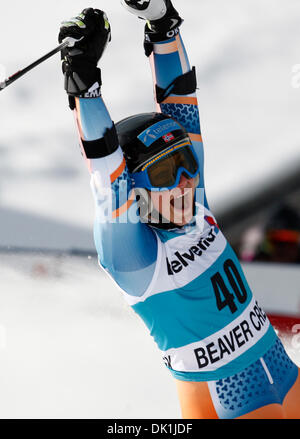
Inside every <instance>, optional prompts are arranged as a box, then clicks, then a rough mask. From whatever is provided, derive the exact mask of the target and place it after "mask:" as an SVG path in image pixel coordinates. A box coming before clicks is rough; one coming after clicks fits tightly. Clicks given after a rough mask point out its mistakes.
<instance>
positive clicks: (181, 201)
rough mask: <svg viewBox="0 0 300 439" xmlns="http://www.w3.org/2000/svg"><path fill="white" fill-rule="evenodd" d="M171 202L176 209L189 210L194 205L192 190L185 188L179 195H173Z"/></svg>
mask: <svg viewBox="0 0 300 439" xmlns="http://www.w3.org/2000/svg"><path fill="white" fill-rule="evenodd" d="M170 204H171V206H172V207H173V209H175V210H181V211H183V210H187V209H189V208H190V207H191V205H192V190H191V189H183V190H181V194H179V195H177V196H174V195H173V196H172V197H171V199H170Z"/></svg>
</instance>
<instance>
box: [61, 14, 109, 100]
mask: <svg viewBox="0 0 300 439" xmlns="http://www.w3.org/2000/svg"><path fill="white" fill-rule="evenodd" d="M67 37H68V38H71V42H72V43H71V45H70V46H69V47H67V48H65V49H63V50H62V52H61V58H62V70H63V73H64V75H65V90H66V91H67V93H68V95H69V96H70V97H74V96H81V97H92V96H94V95H93V93H95V90H97V89H98V90H100V86H101V72H100V69H99V68H97V64H98V61H99V60H100V58H101V56H102V54H103V52H104V50H105V47H106V45H107V43H108V42H109V41H110V40H111V29H110V24H109V22H108V18H107V16H106V14H105V12H103V11H100V10H99V9H93V8H87V9H84V10H83V11H82V12H81V14H79V15H78V16H77V17H74V18H71V19H70V20H69V21H63V22H62V24H61V27H60V32H59V35H58V41H59V42H60V43H61V42H62V41H63V40H64V39H65V38H67ZM90 93H92V95H91V96H90V95H89V94H90ZM99 93H100V91H99ZM70 103H71V101H70Z"/></svg>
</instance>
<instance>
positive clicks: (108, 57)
mask: <svg viewBox="0 0 300 439" xmlns="http://www.w3.org/2000/svg"><path fill="white" fill-rule="evenodd" d="M174 4H175V6H176V7H177V9H178V10H179V11H180V12H181V15H182V16H183V17H184V18H185V22H184V24H183V26H182V36H183V38H184V41H185V45H186V48H187V50H188V53H189V55H190V61H191V64H192V65H195V66H196V69H197V76H198V87H199V91H198V97H199V104H200V116H201V125H202V133H203V138H204V147H205V157H206V162H205V178H206V189H207V193H208V198H209V201H210V204H211V206H212V208H213V209H215V210H218V209H220V208H221V207H223V206H225V205H227V204H229V205H230V204H233V203H234V202H237V201H238V199H240V198H242V197H243V196H244V194H245V193H247V194H249V192H251V191H252V190H254V189H255V188H257V187H263V185H264V183H266V182H267V181H268V180H269V179H270V178H277V176H278V174H279V173H284V172H288V171H289V169H291V167H293V166H295V164H296V165H298V164H299V162H300V130H299V115H300V114H299V113H300V111H299V110H300V88H297V87H296V86H297V85H298V82H297V81H296V80H295V79H296V78H295V71H297V67H295V66H297V65H299V64H300V52H299V47H300V28H299V16H300V14H299V13H300V4H299V1H298V0H289V1H288V2H285V1H283V0H272V1H271V0H242V1H238V0H228V1H226V2H224V1H222V0H201V1H199V0H198V1H197V0H188V1H187V0H185V1H183V0H177V1H176V0H174ZM90 6H91V7H98V8H100V9H104V10H105V11H106V12H107V14H108V17H109V19H110V22H111V26H112V42H111V43H110V45H109V47H108V49H107V51H106V53H105V55H104V57H103V59H102V60H101V62H100V66H101V67H102V76H103V88H102V92H103V97H104V99H105V101H106V104H107V106H108V108H109V110H110V112H111V116H112V119H113V120H114V121H118V120H119V119H121V118H123V117H125V116H127V115H130V114H134V113H138V112H144V111H152V110H153V108H154V107H153V92H152V78H151V73H150V68H149V65H148V61H147V59H146V58H145V57H144V55H143V47H142V37H143V23H142V22H141V21H140V20H137V19H136V18H135V17H133V16H131V15H129V14H127V13H126V11H124V10H123V9H122V7H121V6H120V4H119V1H118V0H114V1H111V0H110V1H109V0H102V1H89V0H85V1H81V0H80V1H79V0H72V1H64V2H61V1H57V0H53V1H52V2H46V3H45V2H38V1H33V0H28V1H26V2H22V1H20V0H18V1H17V0H10V1H9V2H6V3H4V4H2V5H1V38H0V64H1V66H2V67H1V69H0V72H2V73H3V72H5V76H9V75H11V74H12V73H14V72H15V71H17V70H18V69H20V68H22V67H24V66H26V65H28V64H29V63H30V62H32V61H34V60H35V59H37V58H38V57H40V56H41V55H43V54H44V53H46V52H47V51H49V50H51V49H52V48H53V47H55V45H56V44H57V34H58V28H59V23H60V22H61V21H62V20H63V19H67V18H70V17H71V16H74V15H76V14H77V13H78V12H79V11H81V10H82V9H83V8H84V7H90ZM295 68H296V70H295ZM293 69H294V70H293ZM293 71H294V73H293ZM299 85H300V84H299ZM0 121H1V124H0V127H1V134H0V215H1V230H0V247H6V246H13V247H15V246H16V247H25V248H26V247H35V248H46V249H47V248H48V249H60V250H68V249H70V248H79V249H84V250H90V251H91V252H92V251H93V250H94V248H93V241H92V224H93V201H92V197H91V194H90V188H89V176H88V172H87V170H86V169H85V165H84V163H83V162H82V158H81V156H80V152H79V148H78V142H77V134H76V132H75V127H74V120H73V116H72V113H71V111H70V110H69V109H68V106H67V98H66V95H65V92H64V90H63V76H62V74H61V70H60V60H59V56H58V55H56V56H55V57H53V58H52V59H50V60H48V61H46V62H45V63H44V64H42V65H41V66H39V67H37V68H36V69H35V70H33V71H32V72H30V73H28V74H27V75H26V76H24V77H23V78H22V79H20V80H18V81H17V82H16V83H15V84H13V85H11V86H10V87H8V88H7V89H6V90H4V91H1V92H0ZM0 259H1V265H0V282H1V292H0V389H1V391H0V417H1V418H6V417H12V418H15V417H25V418H26V417H31V418H33V417H86V418H89V417H100V418H122V417H123V418H127V417H128V418H130V417H131V418H138V417H142V418H143V417H144V418H145V417H146V418H168V417H179V416H180V412H179V406H178V403H177V399H176V392H175V387H174V384H173V382H172V379H171V377H170V376H169V373H168V372H167V371H166V370H165V369H164V367H163V366H162V363H161V359H160V354H159V353H158V352H157V349H156V347H155V346H154V344H153V342H152V340H151V339H150V337H149V336H148V334H147V331H146V329H145V328H144V326H143V324H142V322H140V320H139V319H138V318H137V317H136V316H135V315H134V314H133V312H132V311H131V310H130V309H129V308H128V307H127V306H126V305H125V304H124V303H123V301H122V298H121V297H119V292H118V291H117V289H116V288H115V287H114V286H113V285H112V284H111V281H110V280H109V279H108V278H106V276H104V275H103V274H102V273H101V272H99V270H98V269H97V266H96V265H97V264H96V260H95V259H94V258H90V259H88V258H86V259H82V258H76V257H72V258H65V257H51V256H47V255H45V254H38V255H33V256H31V257H29V256H28V255H7V254H3V255H1V258H0Z"/></svg>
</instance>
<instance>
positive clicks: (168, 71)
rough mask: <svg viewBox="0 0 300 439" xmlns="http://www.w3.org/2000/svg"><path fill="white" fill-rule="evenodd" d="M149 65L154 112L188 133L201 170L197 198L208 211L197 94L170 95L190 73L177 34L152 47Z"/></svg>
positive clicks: (194, 92)
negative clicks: (180, 126)
mask: <svg viewBox="0 0 300 439" xmlns="http://www.w3.org/2000/svg"><path fill="white" fill-rule="evenodd" d="M150 64H151V69H152V77H153V82H154V89H155V100H156V106H157V111H161V112H162V113H165V114H168V115H169V116H171V117H173V118H174V119H176V120H177V121H178V122H179V123H181V125H183V126H184V128H185V129H186V130H187V132H188V133H189V137H190V139H191V141H192V143H193V147H194V151H195V153H196V155H197V157H198V161H199V166H200V180H199V185H198V188H199V191H197V195H198V196H199V198H200V200H199V201H200V202H201V204H202V203H203V204H204V205H205V207H207V208H208V203H207V199H206V194H205V188H204V175H203V171H204V153H203V143H202V136H201V129H200V119H199V109H198V99H197V94H196V90H194V91H193V92H192V93H184V91H183V92H181V93H180V94H179V93H178V92H177V94H176V93H172V87H173V84H174V80H176V79H177V80H179V82H180V79H181V78H182V77H183V76H185V77H187V75H186V74H187V73H188V72H192V69H191V66H190V63H189V59H188V55H187V52H186V49H185V46H184V43H183V41H182V37H181V35H180V33H178V34H177V35H176V36H174V37H173V38H171V39H169V40H167V41H162V42H159V43H155V44H154V45H153V52H152V54H151V55H150ZM192 79H193V75H190V76H189V77H188V79H186V80H187V81H192ZM185 87H186V86H185ZM158 88H159V89H161V90H164V91H165V95H167V97H166V98H164V99H163V100H161V99H158V93H157V91H158ZM187 88H189V87H187ZM191 88H193V85H191ZM183 89H184V87H183Z"/></svg>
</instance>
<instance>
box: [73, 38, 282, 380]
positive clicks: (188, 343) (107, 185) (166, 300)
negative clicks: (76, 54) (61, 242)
mask: <svg viewBox="0 0 300 439" xmlns="http://www.w3.org/2000/svg"><path fill="white" fill-rule="evenodd" d="M150 61H151V66H152V73H153V79H154V84H157V85H158V86H159V87H161V88H163V89H166V88H167V87H168V85H169V84H171V82H172V81H173V80H174V79H175V78H177V77H179V76H181V75H183V74H185V73H187V72H189V71H190V70H191V67H190V64H189V60H188V57H187V53H186V50H185V47H184V44H183V41H182V38H181V35H180V33H179V34H178V35H176V36H175V37H174V38H171V39H169V40H167V41H164V42H160V43H155V44H154V51H153V53H152V54H151V57H150ZM156 105H157V111H161V112H163V113H166V114H168V115H170V116H171V117H173V118H174V119H176V120H177V121H178V122H180V123H181V124H182V125H183V126H184V127H185V128H186V130H187V131H188V133H189V136H190V139H191V140H192V142H193V148H194V150H195V151H196V153H197V157H198V161H199V163H200V179H199V186H198V189H199V193H200V194H202V196H201V197H200V198H199V199H198V197H197V209H198V211H199V212H201V214H200V215H198V214H197V215H196V216H195V219H194V220H193V221H192V222H191V223H190V224H188V225H187V226H184V227H181V228H180V227H179V228H175V229H169V230H165V229H161V228H159V227H155V226H151V225H149V224H146V223H144V222H142V221H140V220H139V217H138V208H137V201H136V199H135V195H134V190H133V187H132V180H131V178H130V174H129V172H128V170H127V167H126V163H125V159H124V157H123V153H122V150H121V148H120V147H119V148H118V149H117V150H116V151H115V152H113V153H112V154H109V155H107V156H105V157H101V158H97V159H87V162H88V167H89V170H90V173H91V187H92V191H93V195H94V198H95V204H96V215H95V226H94V236H95V244H96V248H97V252H98V255H99V263H100V265H101V266H102V267H103V268H104V269H105V270H106V272H107V273H108V274H109V275H110V276H111V278H112V279H113V280H114V281H115V282H116V283H117V285H118V286H119V287H120V289H121V290H122V292H123V295H124V297H125V299H126V301H127V302H128V303H129V305H130V306H132V308H133V309H134V310H135V311H136V313H137V314H138V315H139V316H140V317H141V318H142V319H143V321H144V322H145V324H146V325H147V327H148V329H149V331H150V334H151V335H152V337H153V338H154V340H155V342H156V343H157V346H158V348H159V349H160V351H161V352H162V357H163V360H164V363H165V365H166V366H167V367H168V368H169V370H170V372H171V373H172V374H173V375H174V377H176V378H178V379H181V380H186V381H213V380H220V379H223V378H226V377H229V376H232V375H235V374H238V373H239V372H241V371H243V370H244V369H246V368H247V367H248V366H249V365H251V364H252V363H254V362H256V361H257V360H258V359H259V358H260V357H262V356H263V355H264V354H265V353H266V352H267V351H268V350H269V348H270V347H271V346H272V345H274V344H275V343H276V340H277V336H276V333H275V331H274V329H273V328H272V326H271V325H270V322H269V320H268V318H267V316H266V314H265V313H264V311H263V310H262V309H261V308H260V306H259V304H258V303H257V301H256V300H255V298H254V297H253V295H252V292H251V289H250V288H249V285H248V283H247V281H246V279H245V276H244V274H243V271H242V268H241V266H240V263H239V261H238V259H237V257H236V255H235V253H234V251H233V250H232V248H231V247H230V245H229V244H228V242H227V240H226V238H225V237H224V235H223V234H222V232H221V231H220V228H219V226H218V224H217V221H216V219H215V218H214V216H213V214H212V213H211V212H210V210H209V206H208V203H207V199H206V195H205V189H204V178H203V145H202V138H201V131H200V122H199V112H198V102H197V96H196V93H192V94H189V95H186V96H183V95H180V96H179V95H175V94H171V95H169V96H168V97H167V98H166V99H165V100H164V101H163V102H162V103H160V104H157V102H156ZM74 111H75V115H76V120H77V125H78V131H79V134H80V138H81V139H82V140H84V141H96V140H97V139H101V138H102V137H103V136H104V133H105V131H106V130H107V129H110V128H111V127H112V125H113V122H112V120H111V118H110V116H109V113H108V111H107V109H106V107H105V104H104V102H103V100H102V97H101V96H98V97H94V98H76V109H75V110H74ZM166 130H167V128H166ZM163 131H164V127H163V126H162V127H161V130H160V133H161V132H163Z"/></svg>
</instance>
